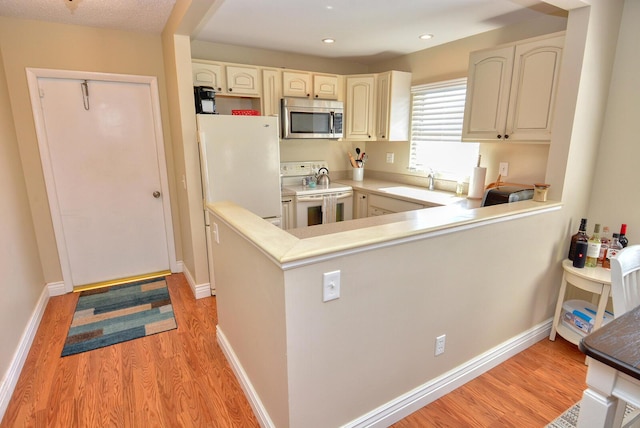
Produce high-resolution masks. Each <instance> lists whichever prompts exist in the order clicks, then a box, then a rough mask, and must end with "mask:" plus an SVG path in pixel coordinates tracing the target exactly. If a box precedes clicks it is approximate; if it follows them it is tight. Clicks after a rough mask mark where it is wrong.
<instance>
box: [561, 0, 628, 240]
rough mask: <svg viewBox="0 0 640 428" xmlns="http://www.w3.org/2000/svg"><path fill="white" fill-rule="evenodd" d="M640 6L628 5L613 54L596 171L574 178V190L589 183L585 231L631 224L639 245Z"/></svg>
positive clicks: (617, 227) (585, 172) (589, 170)
mask: <svg viewBox="0 0 640 428" xmlns="http://www.w3.org/2000/svg"><path fill="white" fill-rule="evenodd" d="M638 22H640V2H638V1H629V0H628V1H626V2H625V7H624V13H623V15H622V25H621V27H620V34H619V38H618V47H617V49H616V51H615V55H616V57H615V62H614V63H613V64H614V68H613V76H612V79H611V89H610V90H611V92H610V94H609V103H608V106H607V112H606V115H605V118H604V120H605V121H604V129H603V131H602V137H601V138H600V148H599V151H598V155H597V161H596V166H595V169H594V170H592V169H590V168H589V167H588V166H587V167H585V168H583V169H581V170H580V171H579V172H578V176H577V177H576V180H575V182H574V183H573V186H576V187H577V186H580V185H581V183H584V182H589V181H590V180H593V190H592V192H591V197H590V199H589V210H588V212H587V217H588V220H589V228H590V229H591V228H592V227H593V225H594V224H595V223H602V224H603V225H608V226H610V228H611V232H612V233H613V232H618V231H619V227H620V224H621V223H629V229H628V233H627V236H628V238H629V242H630V243H632V244H640V221H639V220H640V216H639V215H638V213H640V186H638V174H637V170H636V168H637V167H638V159H640V144H638V136H637V135H636V133H635V131H634V129H635V127H634V126H635V123H636V122H637V121H638V118H640V103H639V102H638V100H640V85H638V77H637V72H638V70H639V69H640V54H639V53H638V43H637V41H638V40H640V26H638Z"/></svg>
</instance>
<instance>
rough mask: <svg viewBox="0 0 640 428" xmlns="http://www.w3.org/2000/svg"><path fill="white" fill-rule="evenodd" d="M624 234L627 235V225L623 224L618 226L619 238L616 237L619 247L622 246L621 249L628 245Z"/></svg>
mask: <svg viewBox="0 0 640 428" xmlns="http://www.w3.org/2000/svg"><path fill="white" fill-rule="evenodd" d="M626 234H627V225H626V224H623V225H622V226H620V236H619V237H618V240H619V241H620V245H622V248H624V247H626V246H627V244H629V240H628V239H627V237H626V236H625V235H626Z"/></svg>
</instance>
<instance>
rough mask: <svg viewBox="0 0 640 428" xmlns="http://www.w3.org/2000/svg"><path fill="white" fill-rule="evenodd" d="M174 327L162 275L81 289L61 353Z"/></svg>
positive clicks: (122, 340) (92, 347)
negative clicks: (131, 281) (93, 288)
mask: <svg viewBox="0 0 640 428" xmlns="http://www.w3.org/2000/svg"><path fill="white" fill-rule="evenodd" d="M175 328H177V324H176V319H175V317H174V315H173V306H172V305H171V299H170V298H169V290H168V289H167V282H166V279H165V278H164V277H162V278H154V279H149V280H145V281H138V282H133V283H129V284H123V285H115V286H112V287H108V288H98V289H95V290H87V291H83V292H81V293H80V298H79V299H78V304H77V306H76V311H75V313H74V315H73V321H72V322H71V327H70V328H69V334H68V335H67V340H66V342H65V344H64V348H63V349H62V356H63V357H66V356H67V355H73V354H78V353H80V352H85V351H90V350H92V349H97V348H102V347H104V346H109V345H113V344H115V343H120V342H126V341H128V340H132V339H137V338H139V337H144V336H149V335H151V334H156V333H160V332H163V331H168V330H173V329H175Z"/></svg>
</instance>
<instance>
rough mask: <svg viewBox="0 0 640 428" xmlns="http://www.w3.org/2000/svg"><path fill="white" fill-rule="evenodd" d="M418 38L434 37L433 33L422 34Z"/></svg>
mask: <svg viewBox="0 0 640 428" xmlns="http://www.w3.org/2000/svg"><path fill="white" fill-rule="evenodd" d="M418 38H419V39H421V40H429V39H432V38H433V34H421V35H419V36H418Z"/></svg>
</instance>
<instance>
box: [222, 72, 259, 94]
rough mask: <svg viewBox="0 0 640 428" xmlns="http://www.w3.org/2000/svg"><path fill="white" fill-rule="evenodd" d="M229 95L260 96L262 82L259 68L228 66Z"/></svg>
mask: <svg viewBox="0 0 640 428" xmlns="http://www.w3.org/2000/svg"><path fill="white" fill-rule="evenodd" d="M225 72H226V74H227V93H228V94H233V95H253V96H256V97H259V96H260V82H259V80H258V68H257V67H238V66H232V65H227V66H226V69H225Z"/></svg>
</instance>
